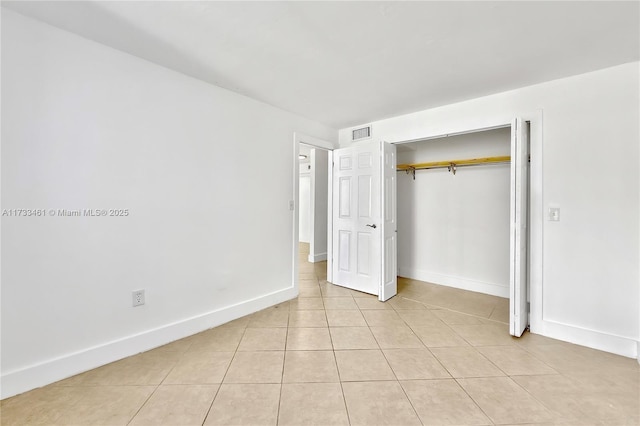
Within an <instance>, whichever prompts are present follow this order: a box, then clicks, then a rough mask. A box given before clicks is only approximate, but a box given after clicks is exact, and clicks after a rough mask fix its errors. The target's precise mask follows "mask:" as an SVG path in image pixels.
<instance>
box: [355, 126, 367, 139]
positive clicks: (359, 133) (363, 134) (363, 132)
mask: <svg viewBox="0 0 640 426" xmlns="http://www.w3.org/2000/svg"><path fill="white" fill-rule="evenodd" d="M370 137H371V126H367V127H361V128H359V129H355V130H352V131H351V140H352V141H357V140H360V139H368V138H370Z"/></svg>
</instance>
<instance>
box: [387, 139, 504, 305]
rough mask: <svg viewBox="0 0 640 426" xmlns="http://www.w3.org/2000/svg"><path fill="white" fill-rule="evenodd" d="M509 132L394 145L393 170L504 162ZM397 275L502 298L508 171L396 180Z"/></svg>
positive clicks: (480, 169) (424, 173) (492, 168)
mask: <svg viewBox="0 0 640 426" xmlns="http://www.w3.org/2000/svg"><path fill="white" fill-rule="evenodd" d="M509 151H510V128H503V129H496V130H490V131H484V132H477V133H472V134H466V135H460V136H453V137H448V138H441V139H433V140H428V141H423V142H417V143H412V144H406V145H398V164H402V163H422V162H428V161H442V160H446V161H449V160H460V159H468V158H477V157H490V156H498V155H509V153H510V152H509ZM397 182H398V268H399V274H400V276H403V277H407V278H413V279H418V280H421V281H428V282H431V283H435V284H442V285H447V286H451V287H457V288H463V289H466V290H472V291H477V292H482V293H487V294H493V295H496V296H502V297H509V194H510V169H509V164H493V165H482V166H471V167H461V168H459V169H458V170H457V172H456V174H455V175H453V173H450V172H448V171H447V169H446V168H444V169H433V170H418V171H416V179H415V181H414V180H413V177H412V176H411V175H410V174H409V175H407V174H405V173H402V172H399V173H398V180H397Z"/></svg>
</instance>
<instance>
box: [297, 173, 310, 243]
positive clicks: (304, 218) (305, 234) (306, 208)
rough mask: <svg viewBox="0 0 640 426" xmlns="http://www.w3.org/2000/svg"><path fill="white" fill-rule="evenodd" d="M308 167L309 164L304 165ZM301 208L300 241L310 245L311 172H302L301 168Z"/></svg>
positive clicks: (299, 210) (299, 212)
mask: <svg viewBox="0 0 640 426" xmlns="http://www.w3.org/2000/svg"><path fill="white" fill-rule="evenodd" d="M304 166H305V167H308V164H304ZM300 169H301V172H300V198H299V200H300V202H299V204H300V208H299V209H298V214H299V215H300V216H299V222H298V223H299V225H298V226H300V233H299V234H298V240H299V241H300V242H301V243H309V242H310V241H311V173H309V171H308V170H307V171H305V172H304V173H303V172H302V167H301V168H300Z"/></svg>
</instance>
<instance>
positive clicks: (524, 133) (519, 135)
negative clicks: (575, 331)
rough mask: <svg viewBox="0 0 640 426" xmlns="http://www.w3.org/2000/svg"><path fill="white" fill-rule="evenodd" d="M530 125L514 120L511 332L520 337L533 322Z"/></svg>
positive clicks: (512, 150)
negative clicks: (529, 295) (530, 296)
mask: <svg viewBox="0 0 640 426" xmlns="http://www.w3.org/2000/svg"><path fill="white" fill-rule="evenodd" d="M528 169H529V125H528V123H527V122H525V121H524V120H522V119H521V118H516V119H514V120H513V122H512V123H511V262H510V265H511V270H510V292H509V333H510V334H511V335H512V336H516V337H520V336H521V335H522V333H523V332H524V330H525V329H526V328H527V325H528V324H529V309H528V306H529V305H528V303H527V282H528V280H527V277H528V270H527V263H528V262H527V247H528V238H527V237H528V230H527V219H528V217H527V211H528V202H527V201H528V188H529V182H528V176H529V173H528Z"/></svg>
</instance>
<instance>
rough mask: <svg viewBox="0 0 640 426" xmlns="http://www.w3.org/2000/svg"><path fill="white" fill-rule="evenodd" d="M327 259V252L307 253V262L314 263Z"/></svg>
mask: <svg viewBox="0 0 640 426" xmlns="http://www.w3.org/2000/svg"><path fill="white" fill-rule="evenodd" d="M325 260H327V253H319V254H309V262H311V263H316V262H322V261H325Z"/></svg>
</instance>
